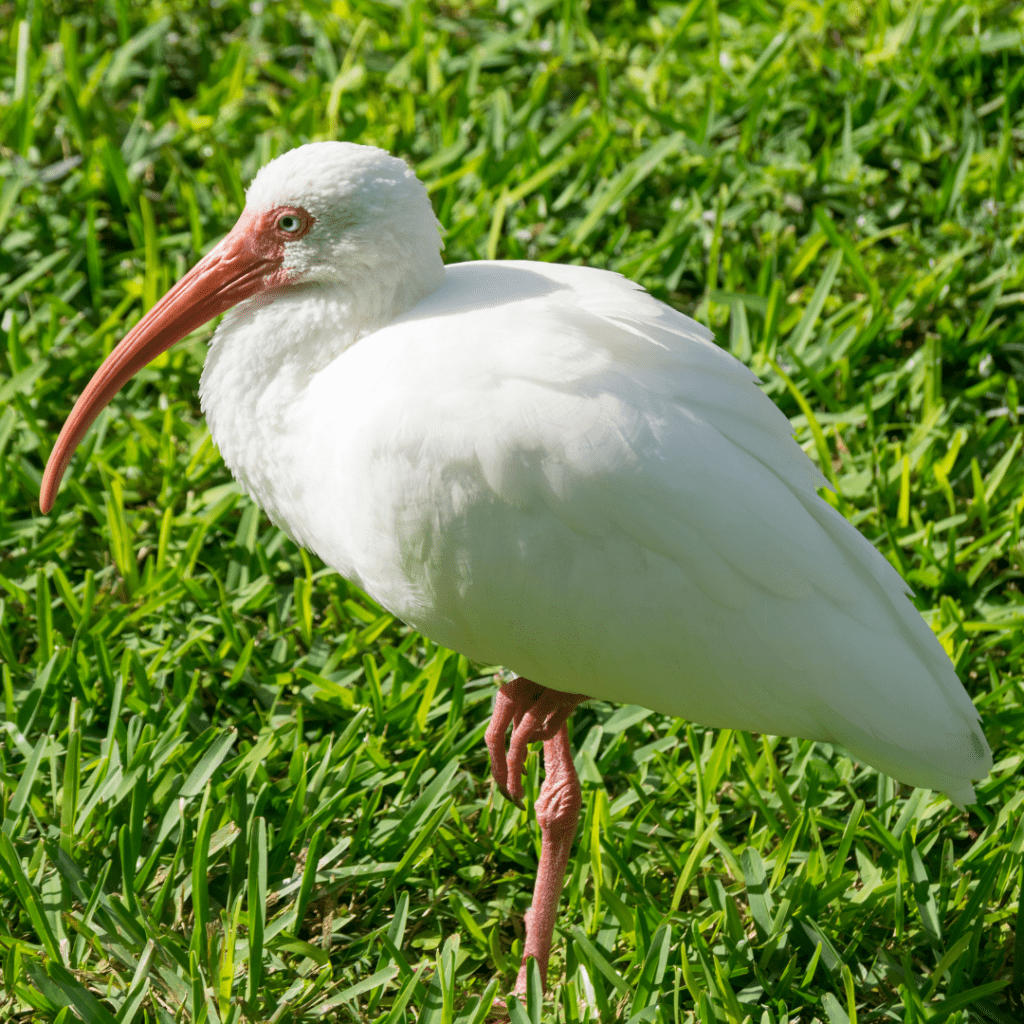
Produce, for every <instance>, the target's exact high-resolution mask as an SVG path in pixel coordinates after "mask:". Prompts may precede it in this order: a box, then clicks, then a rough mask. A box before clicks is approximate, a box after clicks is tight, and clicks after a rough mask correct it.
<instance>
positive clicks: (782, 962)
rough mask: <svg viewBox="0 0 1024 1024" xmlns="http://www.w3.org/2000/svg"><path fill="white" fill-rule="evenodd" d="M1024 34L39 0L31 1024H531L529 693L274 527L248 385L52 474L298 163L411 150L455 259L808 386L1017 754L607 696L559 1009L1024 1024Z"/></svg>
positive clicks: (33, 88) (647, 7)
mask: <svg viewBox="0 0 1024 1024" xmlns="http://www.w3.org/2000/svg"><path fill="white" fill-rule="evenodd" d="M1022 30H1024V10H1022V9H1021V8H1020V7H1019V6H1018V5H1012V4H1009V3H1000V2H988V0H985V2H981V3H976V4H965V5H960V6H958V5H956V4H953V3H942V4H939V3H934V2H931V0H917V2H914V3H910V2H907V0H877V2H875V3H873V4H863V3H860V2H856V0H849V2H839V3H835V2H829V3H825V4H820V5H819V4H810V3H789V4H782V3H774V2H772V0H734V2H724V0H723V2H720V3H719V2H716V0H690V2H689V3H682V4H680V3H661V2H658V0H650V2H640V0H637V2H634V0H621V2H620V0H608V2H604V0H590V2H589V3H587V2H586V0H499V2H498V3H497V4H489V3H475V2H472V0H467V2H460V0H454V2H453V3H451V4H443V5H432V4H427V3H423V2H411V3H408V4H397V3H394V4H392V3H384V2H380V3H378V2H374V0H336V2H334V3H330V4H328V3H323V2H314V0H306V2H303V3H298V2H295V3H270V2H266V3H264V2H254V3H251V4H250V3H243V2H241V0H220V2H216V3H203V4H200V3H196V4H189V3H186V2H176V3H166V2H150V3H141V2H138V0H102V2H100V0H97V2H94V3H93V2H78V3H74V2H69V0H53V2H52V3H43V2H41V0H17V2H16V3H13V2H8V3H4V4H3V5H0V173H2V175H3V185H2V189H0V239H2V241H0V317H2V321H0V327H2V334H3V337H4V338H5V339H6V346H5V348H4V350H3V352H2V353H0V660H2V663H3V664H2V681H3V703H2V707H0V787H2V788H0V812H2V825H0V974H2V979H3V991H2V992H0V1020H4V1021H18V1022H22V1021H25V1022H27V1021H30V1020H32V1021H54V1022H58V1021H59V1022H62V1024H63V1022H67V1021H71V1020H74V1019H76V1016H77V1017H80V1018H82V1019H84V1020H86V1021H89V1022H94V1021H95V1022H104V1024H109V1022H111V1021H114V1020H116V1021H117V1022H119V1024H120V1022H123V1024H128V1022H131V1021H136V1022H141V1021H145V1022H161V1024H170V1022H172V1021H174V1022H178V1021H182V1022H190V1024H199V1022H202V1021H204V1020H205V1021H208V1022H215V1021H222V1022H229V1021H230V1022H235V1021H264V1020H270V1021H274V1022H291V1021H295V1022H298V1021H319V1020H328V1021H329V1020H340V1021H349V1020H351V1021H361V1022H362V1021H366V1022H370V1021H380V1022H386V1024H403V1022H407V1021H411V1020H413V1019H415V1020H416V1021H418V1022H420V1024H455V1022H461V1024H481V1022H483V1021H485V1020H488V1019H490V1020H496V1019H498V1014H497V1010H496V1009H493V1008H492V1006H491V1003H492V1000H493V999H494V998H495V996H496V995H502V994H504V993H506V992H507V991H508V990H509V988H510V986H511V984H512V981H513V979H514V975H515V969H516V967H517V961H518V954H519V950H520V949H521V942H522V936H523V929H522V915H523V912H524V910H525V909H526V907H527V906H528V904H529V899H530V892H531V889H532V884H533V875H534V870H535V866H536V862H537V856H538V849H539V834H538V832H537V829H536V823H535V821H534V819H533V816H532V812H531V806H530V805H531V802H532V797H533V796H534V795H535V794H536V792H537V789H538V779H539V773H540V762H539V754H538V753H536V752H534V753H532V754H531V756H530V761H529V763H528V779H527V797H528V799H527V810H526V811H525V812H523V811H519V810H518V809H517V808H515V807H514V806H513V805H512V804H510V803H508V802H506V801H505V800H504V799H503V798H502V797H501V796H500V795H498V794H497V793H496V792H495V791H494V789H493V788H492V786H491V783H490V778H489V774H488V766H487V758H486V754H485V750H484V745H483V742H482V738H483V731H484V729H485V727H486V722H487V718H488V715H489V711H490V701H491V697H492V695H493V692H494V686H495V684H494V673H495V670H496V667H495V666H481V665H474V664H470V663H468V662H467V661H466V659H465V658H463V657H461V656H460V655H458V654H456V653H453V652H450V651H447V650H444V649H441V648H438V647H437V646H436V645H435V644H433V643H432V642H431V641H430V640H429V639H427V638H425V637H423V636H421V635H419V634H417V633H415V632H412V631H411V630H410V629H409V628H408V627H406V626H404V625H403V624H402V623H401V622H400V621H397V620H395V619H394V618H393V617H392V616H390V615H389V614H388V613H387V612H386V611H385V610H384V609H382V608H379V607H377V606H376V605H374V603H373V602H372V601H370V600H369V599H368V598H367V597H366V596H365V595H363V594H362V593H361V592H360V591H359V590H358V589H356V588H355V587H354V586H352V585H350V584H348V583H347V582H346V581H345V580H343V579H341V578H340V577H339V576H337V575H335V574H334V573H333V572H332V571H330V570H328V569H326V568H325V567H324V566H323V565H322V563H320V562H319V561H318V560H317V559H316V558H315V557H314V556H312V555H311V554H309V553H308V552H306V551H303V550H300V549H299V548H297V547H296V546H295V545H294V544H293V543H292V542H291V541H290V540H289V539H288V538H287V537H286V536H285V535H284V534H283V533H282V532H281V531H279V530H278V529H276V528H275V527H274V526H273V525H271V524H270V523H269V521H268V520H267V519H266V517H265V516H264V515H263V514H262V513H261V512H260V510H259V509H258V508H257V507H256V506H254V505H253V504H252V503H251V502H250V501H249V500H248V499H247V498H246V497H244V496H242V495H241V493H240V491H239V490H238V488H237V486H236V485H235V484H234V483H233V481H232V480H231V478H230V476H229V474H228V473H227V471H226V469H225V468H224V465H223V463H222V462H221V459H220V457H219V454H218V452H217V450H216V448H215V447H214V446H213V445H212V443H211V440H210V435H209V433H208V431H207V429H206V426H205V423H204V421H203V419H202V416H201V414H200V410H199V402H198V395H197V383H198V377H199V372H200V369H201V367H202V363H203V358H204V354H205V349H206V342H207V340H208V339H209V337H210V334H211V332H212V325H208V326H207V327H205V328H203V329H201V330H199V331H197V332H196V333H195V334H194V335H192V336H191V337H190V338H188V339H186V340H185V341H183V342H182V343H180V344H178V345H177V346H176V347H175V348H173V349H172V350H171V351H170V352H168V353H166V354H165V355H163V356H161V357H160V358H159V359H158V360H157V361H156V362H155V363H154V364H153V365H152V366H151V367H150V368H148V369H146V370H145V371H143V372H142V373H140V374H139V375H138V377H137V378H136V379H135V380H134V381H133V383H132V384H130V385H129V386H128V387H127V388H126V389H125V390H124V392H123V393H122V394H121V395H120V396H119V397H118V398H117V399H115V401H114V402H113V403H112V405H111V406H110V407H109V409H108V410H107V411H106V412H104V413H103V414H102V415H101V417H100V419H99V421H98V423H97V425H96V427H95V428H94V430H93V431H92V432H91V433H90V434H89V436H88V438H87V439H86V441H85V443H84V445H83V447H82V448H81V449H80V451H79V454H78V456H77V458H76V460H75V461H74V462H73V463H72V467H71V470H70V472H69V474H68V477H67V480H66V482H65V484H64V487H63V490H62V491H61V494H60V495H59V497H58V499H57V502H56V505H55V507H54V509H53V510H52V512H51V513H50V514H49V515H47V516H43V515H41V514H40V511H39V506H38V491H39V482H40V477H41V472H42V468H43V465H44V463H45V460H46V456H47V455H48V453H49V451H50V448H51V446H52V445H53V442H54V440H55V437H56V433H57V431H58V430H59V428H60V425H61V423H62V422H63V419H64V417H65V416H66V415H67V414H68V412H69V411H70V408H71V405H72V403H73V400H74V398H75V397H76V396H77V395H78V393H79V392H80V391H81V389H82V387H83V386H84V384H85V382H86V381H87V380H88V378H89V376H90V374H91V373H92V371H93V370H94V369H95V367H96V366H98V364H99V362H100V360H101V359H102V357H103V356H104V355H105V354H106V353H108V352H109V351H110V349H111V348H112V346H113V345H114V344H115V342H116V341H117V340H118V339H119V338H120V337H121V336H122V335H123V333H124V332H125V331H126V330H127V328H128V327H129V326H131V325H132V324H133V323H134V322H136V321H137V320H138V318H139V317H140V316H141V315H142V314H143V313H144V312H145V311H146V310H147V309H148V308H149V307H151V306H152V305H153V303H154V302H155V300H156V299H157V298H158V297H159V296H160V295H162V294H163V293H164V291H166V290H167V288H169V287H170V285H171V284H172V283H173V282H174V281H175V280H177V279H178V278H179V277H180V276H181V275H182V274H183V273H184V272H185V270H186V269H187V268H188V267H189V266H191V264H192V263H194V262H195V261H196V259H197V258H198V257H199V255H200V254H201V253H204V252H206V251H207V250H209V249H210V248H211V247H212V245H213V244H215V243H216V241H217V240H218V239H219V238H220V237H221V236H222V235H223V234H224V233H225V232H226V231H227V230H228V229H229V228H230V226H231V224H232V223H233V221H234V219H235V218H236V217H237V215H238V213H239V212H240V210H241V208H242V206H243V204H244V188H245V184H246V183H247V182H248V181H249V180H250V179H251V177H252V176H253V174H254V173H255V171H256V170H257V168H259V167H260V166H261V165H262V164H264V163H265V162H266V161H267V160H269V159H271V158H272V157H273V156H275V155H276V154H278V153H280V152H283V151H284V150H287V149H288V148H290V147H292V146H294V145H297V144H299V143H301V142H305V141H309V140H313V139H324V138H341V139H348V140H352V141H359V142H368V143H374V144H377V145H380V146H384V147H385V148H387V149H389V150H391V151H392V152H394V153H397V154H400V155H402V156H404V157H405V158H406V159H407V160H408V161H409V162H410V163H411V164H412V165H413V166H414V167H415V168H416V169H417V172H418V173H419V175H420V176H421V178H422V179H423V180H424V181H425V182H426V183H427V186H428V189H429V191H430V194H431V197H432V200H433V202H434V206H435V210H436V212H437V214H438V216H439V218H440V220H441V221H442V222H443V224H444V226H445V228H446V230H447V235H446V250H445V256H446V259H447V260H448V261H450V262H453V261H459V260H467V259H484V258H493V257H498V258H516V259H521V258H529V259H538V260H555V261H561V262H577V263H587V264H590V265H593V266H599V267H606V268H609V269H612V270H617V271H619V272H620V273H622V274H625V275H627V276H629V277H631V278H633V279H634V280H636V281H639V282H641V283H642V284H643V285H644V286H646V287H647V288H648V289H650V291H651V292H652V293H653V294H654V295H655V296H657V297H658V298H661V299H663V300H664V301H666V302H668V303H670V304H671V305H673V306H675V307H676V308H678V309H680V310H682V311H684V312H686V313H689V314H690V315H692V316H695V317H696V318H698V319H700V320H702V321H703V322H705V323H708V324H710V326H711V327H712V328H713V329H714V331H715V333H716V335H717V338H718V341H719V343H720V344H721V345H723V346H724V347H726V348H728V349H729V350H730V351H731V352H733V354H735V355H736V356H737V357H738V358H739V359H741V360H743V361H745V362H746V363H747V364H749V365H750V366H751V368H752V369H753V370H754V371H755V372H756V373H757V374H758V375H759V376H760V378H761V379H762V380H763V382H764V388H765V390H766V391H767V392H768V394H769V395H771V397H772V398H773V399H774V400H775V401H776V402H777V403H778V404H779V405H780V406H781V407H782V409H783V410H784V411H785V412H786V414H787V415H788V416H789V417H790V418H791V420H792V423H793V428H794V431H795V434H796V437H797V440H798V441H799V442H800V444H801V445H803V447H804V448H805V449H806V451H807V453H808V455H809V456H810V457H811V458H812V459H813V460H815V461H816V462H817V463H819V464H820V465H821V466H822V468H823V470H824V472H825V473H826V475H827V476H828V477H829V478H830V480H832V482H833V483H834V485H835V492H834V493H831V492H830V494H829V495H828V499H829V500H830V501H832V502H833V504H835V505H836V506H837V507H838V508H839V509H840V510H841V511H842V512H843V514H844V515H846V516H848V517H849V519H850V520H851V521H852V522H854V523H855V524H857V526H858V527H859V528H860V529H861V530H862V531H863V532H864V534H865V535H866V536H867V537H869V538H870V539H871V540H872V542H873V543H874V544H876V545H877V547H878V548H879V550H880V551H881V552H882V553H883V554H884V555H885V557H887V558H888V559H889V560H890V561H891V562H892V563H893V564H894V565H895V566H896V567H897V568H898V569H899V571H900V572H901V573H902V574H903V576H904V577H905V578H906V579H907V580H908V581H909V583H910V584H911V585H912V587H913V588H914V590H915V592H916V596H915V598H914V600H915V602H916V604H917V606H918V607H919V608H920V610H921V612H922V613H923V614H924V616H925V617H926V619H927V620H928V621H929V623H930V624H931V626H932V628H933V629H934V630H935V632H936V633H937V635H938V637H939V639H940V640H941V642H942V643H943V645H944V646H945V648H946V650H947V651H948V652H949V655H950V657H951V658H952V659H953V661H954V662H955V664H956V667H957V671H958V672H959V674H960V677H961V678H962V679H963V681H964V683H965V685H966V686H967V688H968V690H969V692H970V693H971V695H972V697H973V699H974V701H975V703H976V704H977V706H978V708H979V710H980V711H981V714H982V715H983V717H984V721H985V728H986V732H987V735H988V738H989V740H990V742H991V745H992V748H993V752H994V756H995V760H996V767H995V770H994V771H993V773H992V775H991V776H990V778H989V779H987V780H986V781H984V782H983V783H982V784H980V785H979V786H978V790H977V793H978V803H977V805H975V806H972V807H970V808H968V809H967V811H965V812H961V811H959V810H957V808H956V807H954V806H953V805H951V804H950V802H949V801H948V800H947V799H946V798H945V797H944V796H943V795H942V794H940V793H932V792H928V791H923V790H911V789H909V788H907V787H905V786H904V787H901V786H899V785H898V784H897V783H896V782H895V781H894V780H892V779H890V778H887V777H885V776H882V775H879V774H878V773H877V772H875V771H874V770H872V769H871V768H869V767H868V766H866V765H863V764H857V763H854V762H852V761H851V759H850V758H849V757H848V756H847V755H846V753H845V752H844V751H843V750H842V749H839V748H833V747H831V746H830V745H828V744H823V743H816V744H815V743H811V742H809V741H803V740H799V739H792V738H787V737H783V738H779V737H775V736H760V735H750V734H747V733H742V732H733V731H729V730H713V729H707V728H704V727H702V726H701V725H699V724H696V723H688V722H683V721H679V720H676V719H671V718H667V717H664V716H661V715H657V714H651V713H649V712H648V711H646V710H644V709H642V708H639V707H616V706H612V705H608V704H604V703H601V702H594V703H592V704H590V705H587V706H586V707H583V708H581V709H580V710H579V711H578V712H577V714H576V715H575V718H574V722H573V726H572V728H573V733H574V745H575V747H576V749H577V750H578V752H579V753H578V757H577V764H578V767H579V769H580V774H581V777H582V779H583V788H584V806H583V813H582V818H581V825H580V830H579V834H578V836H577V842H576V848H575V851H574V855H573V862H572V865H571V877H570V879H569V880H568V882H567V885H566V891H565V894H564V895H563V901H562V912H561V916H560V919H559V927H558V930H557V931H556V938H555V957H554V960H553V963H552V972H551V976H552V981H553V986H552V989H551V991H550V993H549V995H548V997H547V998H546V999H545V1000H544V1001H543V1002H542V1001H541V1000H540V998H539V995H538V994H537V993H536V992H534V993H533V995H532V997H531V998H530V999H528V1000H527V1001H526V1003H525V1004H524V1005H519V1004H515V1005H510V1009H511V1016H512V1019H513V1021H515V1022H516V1024H524V1022H526V1021H531V1022H533V1024H539V1022H540V1021H542V1020H543V1021H551V1022H554V1021H564V1022H565V1024H575V1022H583V1021H606V1022H610V1021H623V1022H626V1021H630V1022H637V1024H638V1022H641V1021H644V1022H652V1024H653V1022H656V1024H683V1022H690V1021H693V1022H697V1021H699V1022H702V1024H710V1022H712V1021H722V1022H726V1021H727V1022H730V1024H741V1022H743V1021H744V1020H752V1021H753V1022H759V1021H760V1022H763V1024H781V1022H783V1021H790V1022H795V1021H797V1020H800V1021H812V1020H815V1019H817V1020H820V1021H822V1022H828V1024H854V1022H857V1021H859V1022H861V1024H863V1022H868V1021H888V1020H903V1021H908V1022H925V1021H935V1022H939V1021H947V1020H948V1021H951V1022H952V1021H967V1020H971V1021H993V1022H1004V1021H1017V1020H1021V1019H1024V1016H1022V1015H1024V1005H1022V998H1024V948H1021V947H1022V946H1024V936H1022V938H1021V945H1020V946H1018V945H1017V938H1016V937H1017V935H1018V930H1017V921H1018V915H1019V913H1020V904H1021V893H1022V886H1021V881H1022V870H1024V868H1022V851H1024V784H1022V783H1021V781H1020V780H1019V778H1018V774H1019V768H1020V766H1021V763H1022V761H1024V747H1022V743H1024V713H1022V705H1024V683H1022V664H1021V663H1022V654H1024V596H1022V593H1021V589H1020V581H1021V579H1022V578H1024V547H1022V543H1021V536H1020V519H1021V512H1022V508H1024V469H1022V451H1021V444H1022V436H1024V428H1022V426H1021V424H1020V421H1019V417H1020V414H1021V413H1022V412H1024V405H1022V403H1021V398H1020V392H1021V390H1022V389H1024V262H1022V245H1021V234H1022V232H1024V115H1022V114H1021V112H1020V103H1019V99H1018V98H1019V97H1020V96H1022V95H1024V43H1022V40H1024V36H1022Z"/></svg>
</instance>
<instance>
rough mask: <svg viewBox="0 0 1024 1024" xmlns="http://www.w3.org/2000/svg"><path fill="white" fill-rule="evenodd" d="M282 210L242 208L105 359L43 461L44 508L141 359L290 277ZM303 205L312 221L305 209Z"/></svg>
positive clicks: (144, 360) (142, 362)
mask: <svg viewBox="0 0 1024 1024" xmlns="http://www.w3.org/2000/svg"><path fill="white" fill-rule="evenodd" d="M281 212H282V211H281V210H275V211H270V212H269V213H264V214H255V213H252V212H250V211H249V210H246V211H244V212H243V213H242V216H241V217H240V218H239V219H238V222H237V223H236V224H235V226H234V227H233V228H232V229H231V232H230V233H229V234H228V235H227V236H226V237H225V238H224V240H223V241H222V242H221V243H220V245H218V246H217V247H216V248H215V249H213V250H212V251H211V252H210V253H208V254H207V255H206V256H204V257H203V258H202V259H201V260H200V261H199V262H198V263H197V264H196V265H195V266H194V267H193V268H192V269H191V270H190V271H189V272H188V273H187V274H186V275H185V276H184V277H183V278H182V279H181V280H180V281H179V282H178V283H177V284H176V285H175V286H174V287H173V288H172V289H171V290H170V291H169V292H168V293H167V294H166V295H165V296H164V297H163V298H162V299H161V300H160V301H159V302H158V303H157V304H156V305H155V306H154V307H153V308H152V309H151V310H150V311H149V312H148V313H147V314H146V315H145V316H144V317H143V318H142V319H141V320H140V321H139V322H138V323H137V324H136V325H135V327H133V328H132V330H131V331H129V332H128V334H127V335H125V337H124V338H123V339H122V340H121V341H120V343H119V344H118V345H117V347H116V348H115V349H114V351H113V352H111V353H110V355H109V356H107V358H106V359H105V360H104V361H103V364H102V365H101V366H100V368H99V369H98V370H97V371H96V373H95V374H93V377H92V380H90V381H89V383H88V385H87V386H86V388H85V390H84V391H83V392H82V394H81V396H80V397H79V399H78V401H77V402H75V407H74V408H73V409H72V410H71V415H70V416H69V417H68V418H67V422H66V423H65V424H64V427H63V429H62V430H61V432H60V437H58V438H57V443H56V444H55V445H54V447H53V451H52V452H51V453H50V458H49V460H48V461H47V463H46V471H45V472H44V473H43V483H42V487H41V488H40V492H39V507H40V508H41V509H42V511H43V512H44V513H46V512H49V511H50V509H51V508H52V507H53V501H54V498H55V497H56V496H57V488H58V487H59V486H60V481H61V478H62V477H63V476H64V470H65V469H67V466H68V463H69V462H70V461H71V456H72V455H73V454H74V452H75V449H76V448H77V447H78V445H79V442H80V441H81V440H82V438H83V436H84V435H85V432H86V431H87V430H88V429H89V427H90V426H91V425H92V423H93V421H94V420H95V419H96V417H97V416H98V415H99V414H100V411H101V410H102V409H103V407H104V406H105V405H107V403H108V402H109V401H110V400H111V399H112V398H113V397H114V395H116V394H117V392H118V391H119V390H120V389H121V388H122V387H124V385H125V384H126V383H127V382H128V381H129V380H130V379H131V378H132V377H133V376H134V375H135V374H136V373H138V371H139V370H141V369H142V367H144V366H145V365H146V364H147V363H148V362H150V361H151V360H153V359H155V358H156V357H157V356H158V355H160V353H161V352H164V351H166V350H167V349H168V348H170V347H171V345H173V344H174V343H175V342H176V341H178V340H180V339H181V338H184V337H185V335H187V334H190V333H191V332H192V331H194V330H195V329H196V328H197V327H201V326H202V325H203V324H205V323H206V322H207V320H212V319H213V318H214V317H215V316H217V315H218V314H220V313H223V312H224V311H225V310H227V309H230V308H231V307H232V306H234V305H237V304H238V303H239V302H241V301H242V300H243V299H247V298H249V297H250V296H252V295H255V294H256V293H257V292H259V291H262V290H263V289H265V288H272V287H275V286H278V285H281V284H286V283H287V274H286V273H285V272H284V271H283V269H282V263H283V260H284V244H283V242H284V241H285V240H287V239H282V238H281V237H280V233H279V232H277V231H275V228H274V224H275V221H276V219H277V218H278V217H280V215H281ZM288 212H290V211H288ZM299 212H301V213H302V214H303V215H304V216H305V217H306V218H307V220H309V221H311V218H309V217H308V214H305V211H299ZM305 230H308V227H305V226H304V230H303V231H302V232H301V234H305ZM293 237H300V235H298V234H297V235H293Z"/></svg>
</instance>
